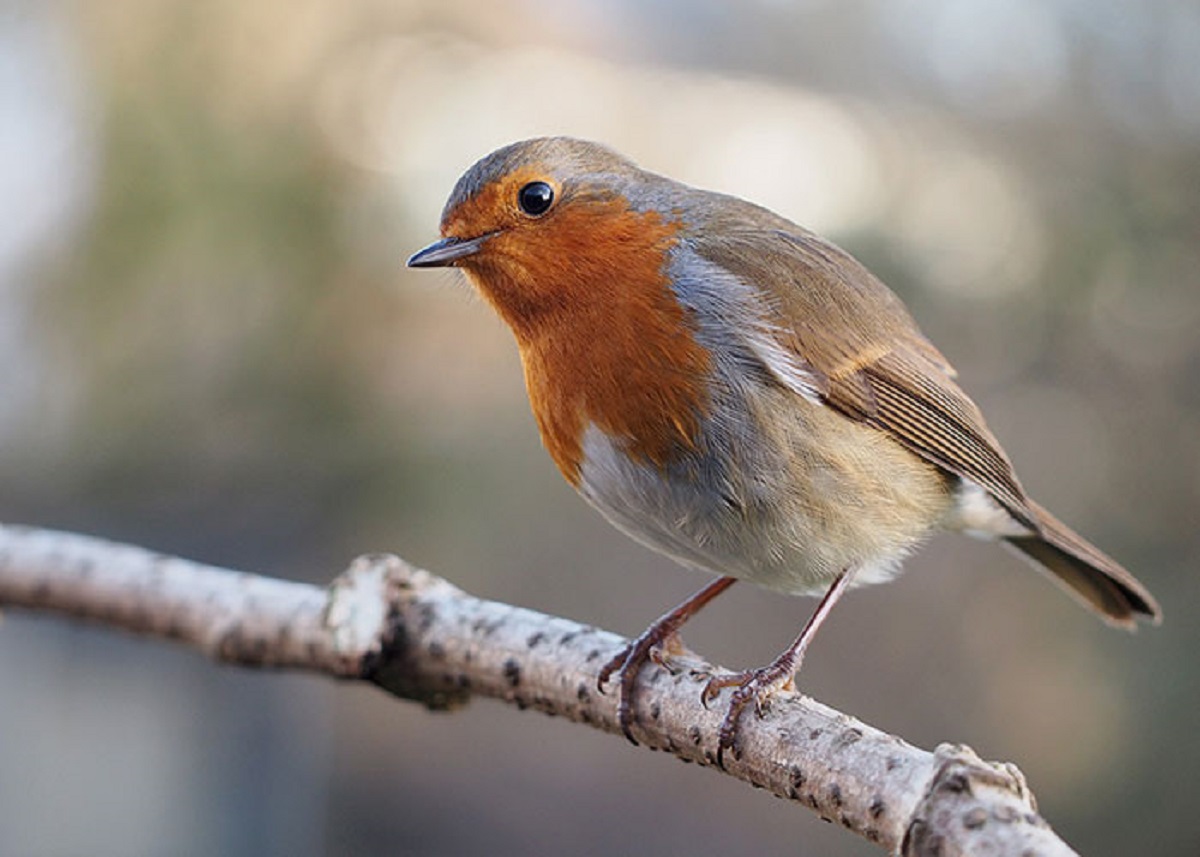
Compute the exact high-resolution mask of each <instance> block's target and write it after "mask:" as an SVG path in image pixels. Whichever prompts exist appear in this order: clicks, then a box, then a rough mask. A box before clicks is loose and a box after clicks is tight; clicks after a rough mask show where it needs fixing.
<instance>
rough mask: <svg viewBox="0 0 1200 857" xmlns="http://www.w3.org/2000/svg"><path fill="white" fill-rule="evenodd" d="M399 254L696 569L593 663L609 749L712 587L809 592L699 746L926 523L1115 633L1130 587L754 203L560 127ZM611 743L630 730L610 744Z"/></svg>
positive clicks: (553, 433) (861, 270) (883, 309)
mask: <svg viewBox="0 0 1200 857" xmlns="http://www.w3.org/2000/svg"><path fill="white" fill-rule="evenodd" d="M441 234H442V236H443V237H442V239H441V240H440V241H436V242H434V243H433V244H431V245H429V246H428V247H426V248H425V249H423V250H421V251H420V252H418V253H416V254H415V255H413V256H412V258H410V259H409V260H408V264H409V266H411V267H416V268H428V267H441V266H452V267H457V268H461V269H462V270H463V271H464V272H465V273H466V275H467V278H468V279H469V280H470V281H471V282H472V283H473V284H474V286H475V287H476V288H477V289H478V290H479V292H480V293H481V294H482V295H483V297H484V298H485V299H486V300H487V301H488V302H489V303H490V304H491V305H492V306H493V307H494V308H495V310H496V311H497V312H498V313H499V314H500V316H501V317H502V318H503V319H504V321H505V322H507V323H508V325H509V327H511V328H512V331H513V334H514V335H515V337H516V340H517V345H518V347H519V349H520V354H521V361H522V364H523V366H524V370H525V383H526V386H527V389H528V392H529V402H530V405H531V406H532V409H533V413H534V416H535V418H536V420H537V425H538V428H539V430H540V432H541V436H542V441H543V443H544V445H545V447H546V449H547V451H548V452H549V453H550V456H551V457H552V458H553V459H554V462H555V463H556V464H557V465H558V468H559V470H560V471H562V474H563V476H564V477H566V479H567V481H568V482H569V483H571V485H573V486H574V487H575V489H576V490H577V491H578V492H579V493H580V494H582V495H583V497H584V499H586V500H587V501H588V502H589V503H591V504H592V505H593V506H595V507H596V508H597V509H598V510H599V511H600V512H601V513H602V514H603V515H604V516H605V517H606V518H607V519H608V520H609V521H611V522H612V523H613V524H614V525H616V526H617V527H618V528H619V529H621V530H623V531H624V532H625V533H627V534H629V535H630V536H632V537H633V538H634V539H636V540H638V541H640V542H642V543H643V544H646V545H648V546H649V547H651V548H654V549H656V550H658V551H661V552H663V553H665V554H667V555H669V556H671V557H673V558H674V559H676V560H678V561H679V562H681V563H683V564H684V565H687V566H691V567H694V568H699V569H702V570H705V571H708V572H712V573H714V574H716V575H718V577H717V579H716V580H714V581H712V582H711V583H709V584H708V585H707V586H705V587H704V588H703V589H701V590H700V591H699V592H697V593H696V594H695V595H693V596H692V597H691V598H689V599H688V600H686V601H685V602H683V603H682V604H680V605H679V606H678V607H676V608H675V609H674V610H671V611H670V612H668V613H666V614H664V615H663V616H662V617H660V618H659V619H658V620H657V621H655V622H654V623H653V624H652V625H651V626H650V627H649V628H647V629H646V631H645V632H644V633H643V634H641V636H639V637H638V638H637V639H635V640H633V641H632V642H631V643H630V644H629V645H628V646H627V647H626V648H625V649H624V650H623V651H621V652H620V653H619V654H617V656H616V657H614V658H613V659H612V660H611V661H610V662H609V663H608V664H607V665H606V666H605V667H604V668H603V669H602V670H601V672H600V677H599V684H600V687H601V689H603V687H604V686H605V684H606V683H607V682H608V680H609V679H610V678H612V677H614V675H615V677H616V679H617V682H618V686H619V693H620V696H619V706H618V718H619V722H620V725H621V728H622V730H623V731H624V733H625V735H626V736H627V737H628V738H629V739H630V740H631V741H633V740H634V737H633V734H632V730H631V727H632V723H633V708H632V705H631V698H632V695H633V689H634V683H635V680H636V678H637V675H638V672H639V671H640V669H641V667H642V666H643V665H644V664H645V662H646V661H647V659H649V658H651V657H655V656H657V654H658V653H659V651H660V650H661V649H662V647H664V646H666V645H670V644H677V642H678V640H677V637H676V634H677V632H678V631H679V629H680V627H681V626H682V625H683V624H684V623H685V622H686V621H687V620H688V619H689V618H691V617H692V616H694V615H695V614H696V613H697V612H698V611H699V610H700V609H701V608H703V607H704V606H705V605H706V604H708V602H709V601H711V600H712V599H713V598H715V597H716V596H717V595H719V594H720V593H722V592H724V591H725V590H726V589H728V588H729V587H730V586H732V585H733V583H734V582H735V581H737V580H749V581H752V582H754V583H757V584H759V585H761V586H765V587H767V588H768V589H772V590H775V591H778V592H783V593H787V594H791V595H820V596H821V600H820V603H819V604H818V605H817V608H816V610H815V611H814V613H813V615H812V617H811V618H810V619H809V621H808V623H807V624H806V625H805V626H804V629H803V630H802V631H801V632H800V635H799V636H798V637H797V638H796V639H795V641H794V642H793V643H792V644H791V645H790V646H788V647H787V649H785V650H784V651H783V653H782V654H781V655H780V656H779V657H778V658H777V659H776V660H775V661H774V662H773V663H771V664H770V665H768V666H766V667H763V668H761V669H756V670H748V671H745V672H739V673H734V674H728V675H718V676H714V677H712V678H710V680H709V681H708V683H707V684H706V686H705V689H704V691H703V693H702V701H703V702H705V704H707V703H708V702H710V701H711V700H712V699H714V698H716V696H717V695H718V694H719V693H720V691H721V690H722V689H723V688H728V687H731V688H733V689H734V690H733V693H732V695H731V697H730V703H729V709H728V712H727V714H726V716H725V718H724V720H723V722H722V725H721V727H720V731H719V736H718V756H719V757H720V755H721V754H723V753H724V752H725V751H726V750H729V749H731V748H732V747H733V746H734V742H735V738H736V734H737V724H738V719H739V717H740V716H741V714H742V713H743V711H744V709H745V708H746V707H747V706H748V705H749V704H750V703H751V702H754V704H755V707H756V709H757V710H758V711H759V713H760V714H761V713H762V711H763V709H764V704H765V702H766V700H767V699H768V698H769V696H770V695H771V694H772V693H774V692H776V691H777V690H779V689H783V688H790V687H792V686H793V684H792V680H793V677H794V675H795V673H796V671H797V670H798V669H799V667H800V664H801V661H802V659H803V657H804V653H805V651H806V649H807V648H808V646H809V644H810V643H811V642H812V639H813V636H814V635H815V633H816V632H817V630H818V628H819V627H820V626H821V623H822V622H823V621H824V619H825V617H826V616H828V614H829V612H830V610H831V609H832V608H833V606H834V604H835V603H837V601H838V599H840V598H841V597H842V595H844V594H845V593H846V591H847V590H849V589H850V588H852V587H854V586H860V585H863V584H867V583H877V582H881V581H885V580H887V579H889V578H890V577H892V576H893V575H894V574H896V573H897V571H898V570H899V565H900V561H901V560H902V559H903V558H904V557H905V556H906V555H907V554H909V553H910V552H911V551H913V550H914V549H915V548H917V547H918V546H919V545H920V544H921V543H922V542H923V541H924V540H925V539H926V538H928V537H929V536H930V535H932V534H933V533H935V532H938V531H941V530H950V531H957V532H961V533H966V534H969V535H973V536H977V537H982V538H986V539H995V540H999V541H1001V542H1002V543H1003V544H1005V545H1007V546H1009V547H1012V548H1015V549H1016V550H1017V551H1018V552H1020V553H1021V554H1023V555H1024V556H1025V557H1026V558H1027V559H1029V560H1032V561H1033V563H1034V564H1035V565H1036V566H1038V567H1039V568H1040V569H1041V570H1043V571H1045V572H1049V574H1050V575H1052V576H1053V578H1054V579H1055V580H1056V581H1057V582H1058V583H1060V584H1062V585H1063V587H1064V588H1065V589H1066V590H1067V592H1069V593H1070V594H1071V595H1073V596H1075V598H1076V599H1077V600H1078V601H1079V602H1080V603H1081V604H1083V605H1084V606H1085V607H1087V608H1089V609H1090V610H1092V611H1093V612H1095V613H1096V614H1097V615H1098V616H1099V617H1100V618H1101V619H1103V620H1104V621H1106V622H1108V623H1109V624H1111V625H1114V626H1116V627H1118V628H1126V629H1131V630H1132V629H1133V628H1134V627H1135V624H1136V621H1135V620H1137V619H1149V620H1151V621H1152V622H1155V623H1157V622H1159V621H1160V619H1161V611H1160V610H1159V607H1158V604H1157V603H1156V602H1155V600H1154V597H1153V596H1152V595H1151V594H1150V593H1149V591H1147V589H1146V588H1145V587H1144V586H1143V585H1142V584H1141V583H1139V582H1138V580H1137V579H1136V578H1134V577H1133V575H1131V574H1130V573H1129V572H1128V571H1126V570H1125V569H1124V568H1123V567H1121V566H1120V565H1119V564H1118V563H1117V562H1116V561H1115V560H1113V559H1111V558H1110V557H1108V556H1107V555H1106V554H1104V553H1102V552H1101V551H1100V550H1099V549H1098V548H1096V547H1094V546H1093V545H1091V544H1090V543H1089V542H1087V541H1086V540H1084V539H1083V538H1082V537H1081V536H1079V535H1077V534H1076V533H1075V532H1073V531H1072V530H1071V529H1069V528H1068V527H1067V526H1066V525H1065V524H1063V523H1061V522H1060V521H1059V520H1057V519H1056V518H1055V517H1054V516H1053V515H1051V514H1050V513H1049V512H1048V511H1046V510H1045V509H1044V508H1042V507H1041V506H1040V505H1038V504H1037V503H1036V502H1034V501H1033V500H1032V499H1031V498H1030V497H1029V496H1028V495H1027V494H1026V493H1025V490H1024V489H1023V488H1022V487H1021V483H1020V482H1019V481H1018V480H1017V476H1016V474H1015V473H1014V471H1013V466H1012V464H1011V463H1010V462H1009V459H1008V456H1007V455H1006V454H1005V452H1004V450H1003V449H1002V448H1001V447H1000V444H999V443H998V442H997V440H996V438H995V437H993V435H992V433H991V431H989V430H988V427H987V425H986V424H985V422H984V420H983V415H982V414H981V413H980V412H979V409H978V407H976V405H975V403H974V402H972V401H971V399H970V398H968V396H967V395H966V393H964V392H963V391H962V390H961V389H960V388H959V386H958V384H957V383H956V382H955V380H954V379H955V371H954V369H953V368H952V367H951V365H950V363H949V362H948V361H947V360H946V358H945V357H944V356H942V354H941V352H940V351H938V349H937V348H935V347H934V345H933V344H932V343H930V341H929V340H928V339H926V338H925V336H924V335H923V334H922V333H921V331H920V330H919V329H918V327H917V325H916V322H914V321H913V319H912V317H911V316H910V315H909V313H908V311H907V309H906V308H905V307H904V305H903V304H902V303H901V301H900V299H899V298H898V297H896V295H895V294H893V293H892V292H891V291H890V290H889V289H888V288H887V286H885V285H884V284H883V283H882V282H880V281H879V280H878V279H877V278H876V277H875V276H874V275H872V274H871V272H870V271H868V270H867V269H866V268H865V267H863V265H862V264H860V263H859V262H858V261H857V260H856V259H854V258H853V257H852V256H851V255H850V254H848V253H846V252H845V251H844V250H842V249H841V248H839V247H837V246H835V245H834V244H832V243H830V242H828V241H825V240H824V239H822V238H820V237H818V236H817V235H814V234H813V233H812V232H809V231H808V230H806V229H804V228H802V227H800V226H797V225H796V224H794V223H792V222H790V221H789V220H787V219H785V218H783V217H780V216H779V215H777V214H774V213H772V212H770V211H768V210H766V209H764V208H761V207H759V206H757V205H754V204H752V203H749V202H745V201H743V200H741V199H737V198H735V197H732V196H726V195H723V194H719V193H711V192H708V191H704V190H698V189H696V188H692V187H689V186H687V185H684V184H681V183H679V182H676V181H673V180H671V179H669V178H665V177H663V176H659V175H655V174H654V173H650V172H647V171H645V170H642V169H640V168H639V167H638V166H636V165H635V164H634V163H632V162H631V161H629V160H628V159H626V158H624V157H622V156H621V155H619V154H617V153H616V152H614V151H612V150H610V149H608V148H606V147H604V146H601V145H598V144H596V143H591V142H586V141H583V140H576V139H570V138H563V137H548V138H539V139H533V140H526V141H524V142H520V143H514V144H512V145H510V146H505V147H504V148H502V149H499V150H497V151H495V152H493V153H492V154H490V155H488V156H487V157H485V158H483V159H482V160H481V161H479V162H478V163H476V164H475V165H474V166H473V167H471V168H470V169H469V170H467V172H466V173H465V174H464V175H463V176H462V178H460V179H459V181H458V184H457V185H456V186H455V188H454V191H453V192H452V193H451V195H450V199H449V201H448V202H447V203H446V207H445V209H444V210H443V213H442V220H441ZM635 743H636V741H635Z"/></svg>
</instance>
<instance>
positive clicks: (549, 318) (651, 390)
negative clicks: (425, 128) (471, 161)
mask: <svg viewBox="0 0 1200 857" xmlns="http://www.w3.org/2000/svg"><path fill="white" fill-rule="evenodd" d="M519 172H520V173H522V175H517V174H516V173H514V174H513V175H512V176H509V177H506V180H504V181H501V182H496V183H495V184H493V185H490V186H488V187H487V188H484V189H482V190H481V192H480V193H479V194H478V195H477V196H475V197H473V198H472V199H471V200H469V201H468V203H467V205H469V206H470V209H469V210H464V211H455V212H452V213H451V216H450V217H449V218H447V222H446V224H444V227H445V228H444V230H443V231H444V232H446V234H450V235H455V236H456V237H473V235H479V234H485V233H489V232H495V233H496V234H495V235H493V237H492V238H490V239H488V241H487V242H486V244H485V245H484V247H483V249H482V250H481V251H480V252H479V253H477V254H476V255H474V256H471V257H468V258H467V259H464V260H463V262H462V267H463V268H464V269H465V270H466V271H467V273H468V275H469V277H470V279H471V281H472V282H473V283H474V284H475V286H476V287H477V288H478V289H479V291H480V292H481V293H482V294H483V295H484V297H485V298H487V300H488V301H489V302H490V303H491V304H492V305H493V306H494V307H495V308H496V310H497V311H498V312H499V313H500V315H501V316H502V317H503V318H504V320H505V321H506V322H508V324H509V326H510V327H512V329H513V332H514V334H516V338H517V343H518V345H519V347H520V350H521V358H522V362H523V364H524V367H525V381H526V386H527V387H528V390H529V400H530V404H531V406H532V408H533V412H534V416H535V417H536V418H537V422H538V426H539V428H540V430H541V434H542V439H543V442H544V443H545V445H546V448H547V450H548V451H549V452H550V455H551V456H552V457H553V458H554V461H555V462H556V463H557V465H558V467H559V469H560V470H561V471H562V473H563V475H564V476H565V477H566V478H567V480H568V481H569V482H571V483H572V484H574V485H578V483H579V471H580V466H581V464H582V457H583V451H582V435H583V432H584V430H585V429H586V428H587V426H588V425H589V424H594V425H595V426H596V427H597V428H599V429H600V430H602V431H603V432H605V433H606V434H607V435H609V436H611V437H613V438H615V439H617V440H618V442H621V443H623V444H625V450H626V451H627V452H628V454H629V455H630V456H631V457H632V458H634V459H635V460H638V461H641V462H643V463H646V464H650V465H653V466H655V467H659V468H662V467H664V466H665V465H666V464H668V463H669V462H670V461H672V460H673V459H674V458H676V457H677V456H678V455H679V454H680V453H682V452H684V451H686V450H688V449H691V448H694V447H695V444H696V440H697V437H698V434H699V428H700V420H701V418H702V417H703V415H704V412H705V410H706V409H707V407H708V394H707V389H708V388H707V382H708V378H709V373H710V367H711V357H710V355H709V353H708V352H707V351H706V350H705V349H704V348H703V347H702V346H701V345H700V344H699V343H698V342H697V341H696V338H695V335H694V333H695V323H694V320H693V319H692V318H691V317H690V315H689V314H688V312H687V311H686V310H685V309H684V308H683V307H682V306H681V305H680V304H679V301H678V300H677V299H676V297H675V294H674V292H673V291H672V289H671V286H670V282H669V281H668V279H667V274H666V270H665V269H666V263H667V253H668V252H669V250H670V249H671V247H672V246H673V245H674V243H675V241H676V239H677V233H678V229H679V224H677V223H671V222H664V221H663V220H662V218H661V217H660V216H659V215H658V214H656V213H654V212H645V213H641V212H636V211H633V210H632V209H630V208H629V206H628V204H627V203H626V202H625V201H624V200H623V199H621V198H620V197H618V196H615V195H613V194H611V193H609V194H603V193H595V194H593V193H589V192H587V190H586V189H584V190H581V191H580V192H578V193H577V194H575V195H572V196H567V197H565V198H563V199H561V200H560V201H559V202H560V203H561V204H559V203H557V202H556V207H555V208H554V209H552V210H551V211H550V212H548V213H547V214H546V215H544V216H543V217H540V218H537V219H529V218H525V219H523V220H522V219H521V218H520V215H519V212H516V213H515V216H502V211H503V209H504V208H505V207H506V206H511V200H512V199H514V198H515V194H516V192H517V189H519V188H520V187H521V186H522V184H523V183H524V182H526V181H531V180H546V179H545V177H544V175H543V174H541V173H539V171H537V170H536V169H529V170H528V175H524V173H526V172H527V171H526V170H525V169H522V170H520V171H519ZM507 179H511V181H509V180H507ZM557 190H558V189H557V188H556V191H557ZM463 208H464V209H467V206H466V205H464V206H463ZM472 230H476V231H472Z"/></svg>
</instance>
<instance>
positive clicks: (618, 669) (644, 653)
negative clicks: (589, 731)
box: [596, 577, 737, 744]
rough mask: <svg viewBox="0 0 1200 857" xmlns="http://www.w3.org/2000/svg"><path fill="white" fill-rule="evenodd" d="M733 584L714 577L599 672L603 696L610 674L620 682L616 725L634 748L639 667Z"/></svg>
mask: <svg viewBox="0 0 1200 857" xmlns="http://www.w3.org/2000/svg"><path fill="white" fill-rule="evenodd" d="M736 582H737V581H736V578H732V577H718V578H717V579H716V580H714V581H713V582H712V583H710V584H708V586H706V587H704V588H703V589H701V590H700V591H699V592H697V593H696V594H695V595H693V596H692V597H691V598H689V599H688V600H687V601H684V602H683V603H682V604H680V605H679V606H678V607H676V608H675V609H674V610H672V611H670V612H669V613H664V614H663V615H662V616H660V617H658V619H657V620H655V621H654V623H653V624H651V625H650V627H649V628H647V629H646V630H645V631H643V632H642V634H641V636H639V637H638V638H637V639H635V640H632V641H630V643H629V645H627V646H626V647H625V648H623V649H621V651H620V652H618V653H617V655H616V657H614V658H613V659H612V660H611V661H609V662H608V663H607V664H605V665H604V668H603V669H602V670H600V677H599V680H598V681H597V682H596V685H597V687H599V689H600V692H601V693H603V692H604V685H605V684H606V683H607V682H608V679H609V677H611V676H612V674H613V673H616V674H617V678H618V681H619V682H620V685H619V687H620V697H619V699H618V702H617V721H618V722H619V723H620V724H621V731H622V732H624V733H625V737H626V738H628V739H629V740H630V741H633V743H634V744H636V743H637V741H636V740H635V739H634V737H633V732H632V731H630V726H632V725H633V685H634V682H636V681H637V677H638V673H639V672H640V671H641V669H642V665H643V664H645V663H646V661H647V660H648V659H649V658H650V657H652V655H653V653H654V651H655V650H656V649H657V648H658V647H659V646H661V645H662V644H663V643H665V642H667V641H668V640H670V639H671V638H672V637H674V636H675V634H676V632H677V631H678V630H679V629H680V628H682V627H683V623H684V622H686V621H687V620H688V619H691V618H692V617H693V616H695V615H696V614H697V613H699V612H700V610H701V609H702V608H703V607H704V605H706V604H708V602H710V601H712V600H713V599H714V598H716V597H717V596H718V595H720V594H721V593H722V592H724V591H725V590H726V589H728V588H729V587H731V586H733V584H734V583H736Z"/></svg>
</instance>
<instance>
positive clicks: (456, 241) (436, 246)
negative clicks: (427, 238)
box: [408, 232, 492, 268]
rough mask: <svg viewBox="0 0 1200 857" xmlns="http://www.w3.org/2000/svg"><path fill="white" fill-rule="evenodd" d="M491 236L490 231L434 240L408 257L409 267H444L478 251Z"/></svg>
mask: <svg viewBox="0 0 1200 857" xmlns="http://www.w3.org/2000/svg"><path fill="white" fill-rule="evenodd" d="M491 237H492V233H490V232H489V233H488V234H487V235H480V236H479V237H478V238H443V239H442V240H441V241H434V242H433V243H432V244H430V245H429V246H428V247H426V248H425V249H424V250H418V251H417V252H416V253H413V254H412V255H411V256H409V257H408V267H410V268H444V267H447V266H449V265H453V264H454V263H455V262H457V261H458V260H459V259H463V258H466V257H467V256H471V255H473V254H475V253H478V252H479V248H480V247H482V246H483V242H484V241H487V240H488V239H489V238H491Z"/></svg>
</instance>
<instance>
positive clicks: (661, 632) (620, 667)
mask: <svg viewBox="0 0 1200 857" xmlns="http://www.w3.org/2000/svg"><path fill="white" fill-rule="evenodd" d="M683 650H684V648H683V641H682V640H680V638H679V634H677V633H676V632H675V629H674V628H672V627H669V626H667V625H666V624H665V623H660V622H655V623H654V624H653V625H651V626H650V627H649V628H647V629H646V630H645V631H643V632H642V634H641V635H640V636H638V637H637V638H636V639H634V640H631V641H630V642H629V644H628V645H627V646H625V647H624V648H623V649H621V651H619V652H617V654H616V655H614V656H613V658H612V660H610V661H609V662H608V663H606V664H605V665H604V666H603V667H602V668H601V670H600V675H599V677H598V678H597V680H596V687H597V688H598V689H599V690H600V692H601V693H604V686H605V685H606V684H608V680H609V679H610V678H612V677H613V676H614V675H615V676H616V679H617V723H618V724H620V726H621V731H622V732H624V733H625V737H626V738H628V739H629V740H630V741H631V742H633V743H634V744H635V745H636V744H637V739H636V738H634V737H633V731H632V726H633V685H634V683H635V682H636V681H637V677H638V673H640V672H641V670H642V667H643V666H645V664H646V661H654V663H656V664H658V665H659V666H661V667H663V668H664V669H666V670H669V671H671V672H674V669H673V667H672V666H671V663H670V657H671V656H672V655H675V654H679V653H682V652H683Z"/></svg>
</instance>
